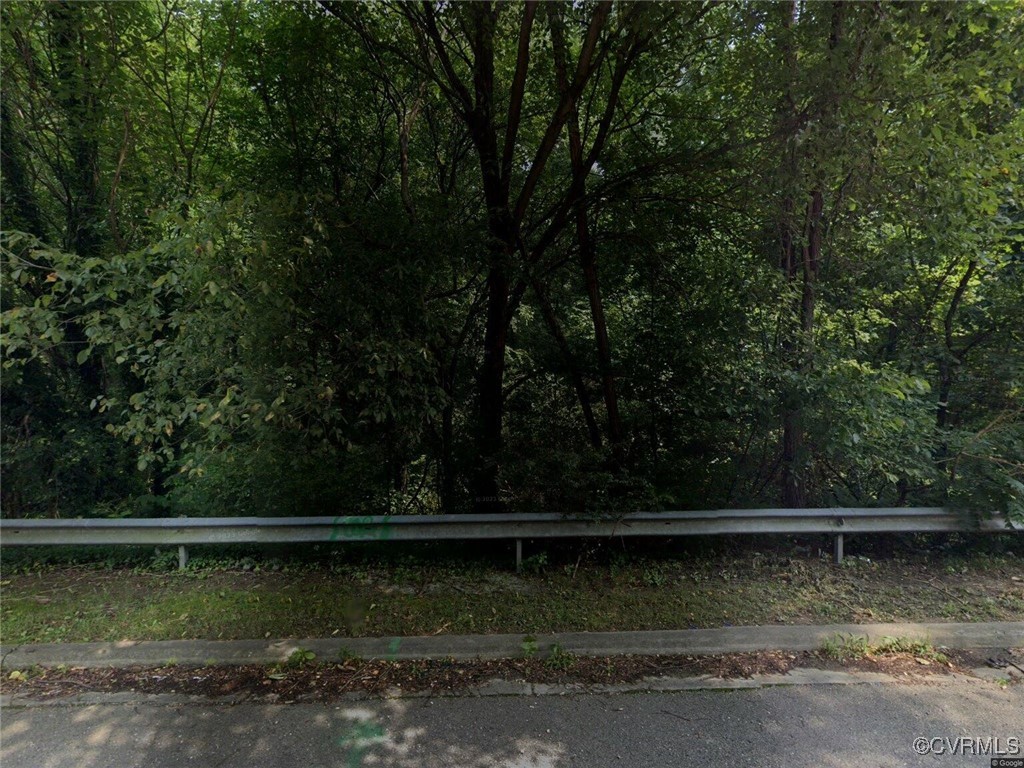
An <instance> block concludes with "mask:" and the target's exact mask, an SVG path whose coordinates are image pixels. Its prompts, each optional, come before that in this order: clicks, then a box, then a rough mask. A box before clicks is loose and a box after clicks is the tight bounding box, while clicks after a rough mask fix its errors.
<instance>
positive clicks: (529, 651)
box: [519, 635, 537, 659]
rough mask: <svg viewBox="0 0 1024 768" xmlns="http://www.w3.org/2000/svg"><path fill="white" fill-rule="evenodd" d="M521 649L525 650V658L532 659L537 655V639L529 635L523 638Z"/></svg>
mask: <svg viewBox="0 0 1024 768" xmlns="http://www.w3.org/2000/svg"><path fill="white" fill-rule="evenodd" d="M519 647H520V648H522V649H523V656H525V657H526V658H528V659H532V658H533V657H534V656H536V655H537V638H536V637H534V636H533V635H527V636H526V637H524V638H523V642H522V643H521V644H520V646H519Z"/></svg>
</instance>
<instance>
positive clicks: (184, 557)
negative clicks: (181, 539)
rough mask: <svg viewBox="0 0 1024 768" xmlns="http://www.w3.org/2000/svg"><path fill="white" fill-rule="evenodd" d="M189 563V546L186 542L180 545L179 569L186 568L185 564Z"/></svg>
mask: <svg viewBox="0 0 1024 768" xmlns="http://www.w3.org/2000/svg"><path fill="white" fill-rule="evenodd" d="M186 565H188V547H186V546H185V545H184V544H179V545H178V570H180V571H183V570H185V566H186Z"/></svg>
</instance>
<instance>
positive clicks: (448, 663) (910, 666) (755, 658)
mask: <svg viewBox="0 0 1024 768" xmlns="http://www.w3.org/2000/svg"><path fill="white" fill-rule="evenodd" d="M979 663H984V661H981V662H978V660H977V659H974V658H970V657H968V656H967V655H960V656H958V655H956V654H952V655H950V657H949V661H948V662H946V663H939V662H936V661H930V662H929V663H927V664H922V663H921V660H920V659H918V658H916V657H914V656H912V655H910V654H902V653H901V654H891V655H884V656H872V657H868V658H864V659H858V660H855V661H851V662H846V663H839V662H834V661H830V660H828V659H826V658H825V657H824V656H822V655H821V654H820V653H819V652H817V651H805V652H799V653H787V652H782V651H771V652H763V653H731V654H723V655H714V656H611V657H591V656H574V655H571V654H565V653H562V654H557V655H555V656H551V657H548V658H546V659H541V658H536V657H534V658H522V659H500V660H494V661H454V660H444V659H442V660H421V661H386V660H371V661H363V660H358V659H353V660H347V661H344V662H338V663H307V664H303V665H302V666H298V667H288V666H285V665H273V666H264V665H244V666H206V667H187V666H163V667H130V668H124V669H113V668H110V669H87V668H81V667H76V668H53V669H38V668H37V669H33V670H29V671H28V672H26V673H24V677H23V678H17V677H16V678H13V679H12V678H11V677H10V676H8V674H7V673H5V675H4V679H3V680H2V681H0V691H2V692H3V693H7V694H24V695H27V696H29V697H31V698H33V699H37V700H47V699H58V698H62V697H66V696H72V695H76V694H80V693H84V692H99V693H116V692H134V693H142V694H160V693H177V694H186V695H198V696H206V697H211V698H217V697H222V696H233V697H238V698H241V699H243V700H244V699H249V698H253V699H256V700H260V701H264V702H280V703H291V702H295V701H298V700H302V701H322V702H329V701H335V700H337V699H338V698H339V697H341V696H342V695H343V694H346V693H350V692H360V693H365V694H370V695H386V694H392V693H394V692H396V691H402V692H421V691H429V692H430V693H431V694H433V695H445V694H458V693H460V692H465V691H467V690H469V689H471V688H473V687H475V686H478V685H481V684H483V683H486V682H488V681H490V680H494V679H499V680H508V681H520V682H529V683H549V684H553V683H563V684H564V683H574V684H582V685H584V686H588V685H600V684H611V683H629V682H636V681H639V680H642V679H643V678H647V677H659V676H661V677H697V676H702V675H708V676H711V677H717V678H722V679H730V678H749V677H751V676H753V675H762V674H785V673H787V672H789V671H790V670H791V669H794V668H797V667H800V668H816V669H846V670H861V671H874V672H885V673H888V674H891V675H897V676H902V677H906V678H907V679H921V678H923V677H925V676H934V675H942V674H951V673H953V672H959V673H965V672H966V671H967V670H968V669H969V668H970V667H971V666H978V665H979Z"/></svg>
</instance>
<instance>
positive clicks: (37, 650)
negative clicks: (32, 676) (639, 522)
mask: <svg viewBox="0 0 1024 768" xmlns="http://www.w3.org/2000/svg"><path fill="white" fill-rule="evenodd" d="M836 635H854V636H858V637H866V638H867V639H868V640H869V641H870V642H877V641H878V640H880V639H882V638H883V637H903V638H913V639H919V640H926V641H928V642H930V643H931V644H932V645H935V646H937V647H946V648H1019V647H1024V622H986V623H976V624H917V623H899V624H831V625H825V626H765V627H722V628H720V629H684V630H656V631H650V632H567V633H563V634H550V635H538V636H536V637H532V636H529V635H435V636H431V637H360V638H322V639H317V638H311V639H284V640H159V641H150V640H146V641H131V640H125V641H121V642H113V643H50V644H38V645H22V646H15V647H5V648H0V658H2V666H3V667H4V668H7V669H24V668H27V667H31V666H33V665H39V666H44V667H52V666H58V665H61V664H64V665H67V666H76V667H129V666H160V665H163V664H167V663H168V662H174V663H177V664H185V665H203V664H273V663H277V662H281V661H285V660H287V658H288V657H289V656H290V655H291V654H292V653H293V652H294V651H295V650H296V649H299V648H302V649H305V650H309V651H312V652H313V653H315V654H316V658H317V660H319V661H330V660H332V659H338V658H341V657H343V656H346V655H348V656H358V657H361V658H365V659H392V660H400V659H402V660H404V659H441V658H449V657H450V658H454V659H499V658H515V657H520V656H524V655H527V654H530V653H536V654H537V655H540V656H544V655H546V654H548V653H550V651H551V648H552V647H553V646H555V645H558V646H560V647H561V648H562V650H564V651H566V652H569V653H574V654H578V655H584V656H618V655H623V654H632V655H643V656H652V655H659V654H660V655H668V654H679V655H694V656H699V655H711V654H719V653H741V652H752V651H768V650H785V651H809V650H814V649H816V648H820V647H821V646H822V644H823V643H824V642H825V640H826V639H828V638H831V637H835V636H836Z"/></svg>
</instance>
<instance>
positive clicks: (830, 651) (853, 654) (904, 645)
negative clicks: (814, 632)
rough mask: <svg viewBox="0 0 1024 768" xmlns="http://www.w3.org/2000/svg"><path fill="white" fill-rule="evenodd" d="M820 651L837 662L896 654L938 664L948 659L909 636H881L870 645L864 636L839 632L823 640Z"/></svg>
mask: <svg viewBox="0 0 1024 768" xmlns="http://www.w3.org/2000/svg"><path fill="white" fill-rule="evenodd" d="M821 651H822V654H823V655H824V656H825V658H828V659H831V660H832V661H838V662H847V661H857V660H859V659H865V658H868V657H869V656H897V655H909V656H913V657H914V658H916V659H923V660H924V661H935V662H938V663H940V664H943V663H945V662H946V661H948V659H947V658H946V656H945V655H944V654H942V653H940V652H939V651H937V650H936V649H935V646H933V645H932V644H931V643H929V642H927V641H925V640H915V639H913V638H909V637H883V638H882V639H881V640H879V641H878V642H877V643H875V644H874V645H872V644H870V643H869V642H868V639H867V638H866V637H864V636H861V635H843V634H839V635H836V636H835V637H830V638H828V639H827V640H825V642H824V644H823V645H822V648H821Z"/></svg>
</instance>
